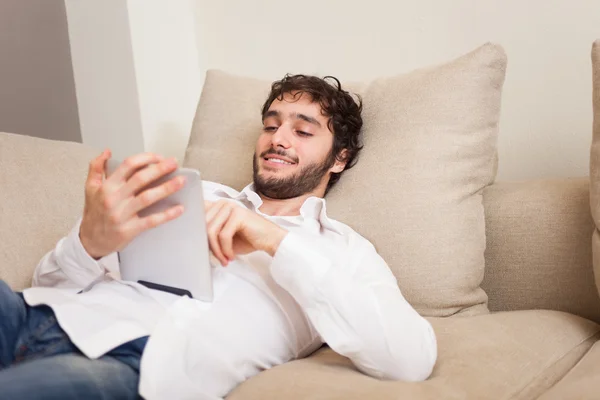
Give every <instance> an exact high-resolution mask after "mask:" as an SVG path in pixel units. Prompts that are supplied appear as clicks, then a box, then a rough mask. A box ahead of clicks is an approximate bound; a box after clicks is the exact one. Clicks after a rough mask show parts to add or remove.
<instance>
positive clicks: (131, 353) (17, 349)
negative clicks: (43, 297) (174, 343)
mask: <svg viewBox="0 0 600 400" xmlns="http://www.w3.org/2000/svg"><path fill="white" fill-rule="evenodd" d="M147 339H148V338H147V337H142V338H139V339H136V340H134V341H131V342H129V343H125V344H123V345H121V346H119V347H117V348H116V349H114V350H112V351H110V352H109V353H107V354H106V355H104V356H102V357H100V358H99V359H97V360H91V359H89V358H87V357H86V356H85V355H83V354H82V353H81V351H79V349H77V347H75V345H74V344H73V343H72V342H71V340H70V339H69V337H68V336H67V334H66V333H65V332H64V331H63V330H62V329H61V328H60V326H59V325H58V323H57V321H56V317H55V316H54V312H53V311H52V309H51V308H50V307H47V306H37V307H30V306H29V305H27V303H25V301H24V300H23V296H22V295H21V294H20V293H15V292H13V291H12V290H11V289H10V288H9V287H8V285H7V284H6V283H5V282H4V281H2V280H0V400H15V399H19V400H34V399H48V400H52V399H61V400H70V399H78V400H80V399H86V400H88V399H89V400H93V399H94V400H95V399H98V400H100V399H101V400H106V399H139V398H140V397H139V395H138V382H139V369H140V358H141V355H142V352H143V350H144V346H145V345H146V341H147Z"/></svg>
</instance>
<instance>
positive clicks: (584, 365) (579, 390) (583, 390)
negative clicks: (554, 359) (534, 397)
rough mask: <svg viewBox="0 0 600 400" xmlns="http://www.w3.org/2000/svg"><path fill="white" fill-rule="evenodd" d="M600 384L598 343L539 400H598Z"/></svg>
mask: <svg viewBox="0 0 600 400" xmlns="http://www.w3.org/2000/svg"><path fill="white" fill-rule="evenodd" d="M598 382H600V342H596V344H594V346H593V347H592V348H591V349H590V351H588V352H587V353H586V354H585V356H583V358H582V359H581V361H579V363H578V364H577V365H576V366H575V367H574V368H573V369H572V370H571V371H569V373H568V374H567V375H566V376H565V377H564V378H563V379H561V380H560V382H558V383H557V384H556V385H554V386H553V387H552V388H551V389H550V390H548V391H547V392H546V393H544V394H543V395H542V396H541V397H540V398H539V400H564V399H577V400H597V399H598V395H599V393H598Z"/></svg>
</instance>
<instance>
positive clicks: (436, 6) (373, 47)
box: [196, 0, 600, 179]
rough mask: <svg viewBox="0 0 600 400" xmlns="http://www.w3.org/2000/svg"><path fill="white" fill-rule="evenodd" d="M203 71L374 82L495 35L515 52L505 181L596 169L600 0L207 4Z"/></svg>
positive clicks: (506, 109)
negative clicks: (592, 152)
mask: <svg viewBox="0 0 600 400" xmlns="http://www.w3.org/2000/svg"><path fill="white" fill-rule="evenodd" d="M196 5H197V9H196V22H197V24H196V27H197V39H198V53H199V57H200V62H201V69H202V71H204V70H206V68H221V69H225V70H227V71H230V72H234V73H239V74H245V75H251V76H256V77H264V78H267V79H274V78H277V77H280V76H281V75H282V74H284V73H285V72H304V73H316V74H332V75H336V76H338V77H340V78H341V79H343V80H360V79H369V78H372V77H375V76H378V75H391V74H397V73H400V72H404V71H409V70H411V69H413V68H417V67H420V66H426V65H429V64H432V63H438V62H442V61H444V60H448V59H450V58H453V57H456V56H458V55H460V54H462V53H464V52H467V51H469V50H471V49H473V48H474V47H476V46H478V45H480V44H481V43H483V42H486V41H495V42H498V43H500V44H502V45H503V46H504V47H505V49H506V51H507V53H508V60H509V62H508V75H507V80H506V85H505V92H504V94H505V96H504V101H503V109H502V120H501V136H500V139H499V153H500V154H499V155H500V166H499V179H526V178H538V177H549V176H571V175H587V174H588V160H589V156H588V152H589V145H590V141H591V121H592V110H591V67H590V49H591V44H592V41H593V40H594V39H595V38H598V37H600V1H598V0H575V1H564V0H529V1H522V0H505V1H500V0H497V1H491V0H454V1H441V0H419V1H417V0H412V1H406V0H405V1H390V0H371V1H368V2H364V1H342V0H328V1H322V0H304V1H302V2H301V3H299V2H296V1H289V0H262V1H244V0H231V1H214V0H197V2H196Z"/></svg>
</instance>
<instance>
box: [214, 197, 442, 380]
mask: <svg viewBox="0 0 600 400" xmlns="http://www.w3.org/2000/svg"><path fill="white" fill-rule="evenodd" d="M206 223H207V232H208V241H209V246H210V249H211V251H212V252H213V253H214V255H215V256H216V257H217V258H218V259H219V261H220V262H221V264H222V265H224V266H226V265H227V264H228V263H229V261H231V260H233V259H234V258H235V256H236V255H237V254H245V253H249V252H251V251H256V250H262V251H265V252H267V253H268V254H270V255H271V256H273V262H272V264H271V274H272V275H273V278H274V279H275V281H276V282H277V283H278V284H279V285H281V286H282V287H283V288H284V289H286V290H287V291H288V292H289V293H290V294H291V295H292V296H293V297H294V298H295V300H296V301H297V302H298V304H299V305H300V306H301V307H302V308H303V309H304V311H305V313H306V314H307V315H308V318H309V319H310V321H311V322H312V324H313V325H314V327H315V328H316V330H317V331H318V332H319V334H320V335H321V338H322V339H323V340H324V341H325V342H326V343H327V344H329V346H331V348H332V349H333V350H335V351H336V352H338V353H339V354H342V355H344V356H346V357H348V358H350V359H351V360H352V362H354V364H355V365H356V366H357V368H359V369H360V370H361V371H363V372H365V373H367V374H369V375H372V376H375V377H378V378H382V379H397V380H405V381H421V380H424V379H427V377H428V376H429V375H430V374H431V371H432V370H433V366H434V364H435V361H436V358H437V343H436V339H435V333H434V331H433V329H432V327H431V325H430V324H429V322H428V321H427V320H425V319H424V318H423V317H421V316H420V315H419V314H418V313H417V312H416V311H415V310H414V309H413V308H412V307H411V306H410V304H408V302H407V301H406V300H405V299H404V297H403V296H402V294H401V293H400V289H399V288H398V284H397V282H396V278H395V277H394V275H393V274H392V272H391V271H390V269H389V268H388V266H387V264H386V263H385V261H384V260H383V259H382V258H381V256H379V254H377V251H376V250H375V248H374V247H373V245H371V243H369V242H368V241H367V240H366V239H363V238H361V237H359V236H357V237H356V238H353V239H354V240H351V242H356V243H350V244H348V245H344V248H339V249H331V248H324V247H323V246H329V245H330V244H328V243H324V242H323V240H322V239H321V238H320V237H318V236H315V237H314V238H312V239H309V238H305V237H301V236H299V235H298V234H296V233H293V232H288V231H287V230H285V229H283V228H282V227H280V226H278V225H276V224H275V223H273V222H271V221H269V220H267V219H266V218H263V217H262V216H260V215H258V214H256V213H254V212H252V211H249V210H247V209H245V208H243V207H239V206H237V205H233V204H231V203H229V202H227V201H217V202H215V203H213V202H208V201H207V202H206ZM319 248H320V249H322V250H321V251H319V250H318V249H319ZM336 250H337V251H336ZM332 253H336V255H335V256H334V257H331V254H332ZM327 255H328V256H327Z"/></svg>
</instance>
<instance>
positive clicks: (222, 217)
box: [206, 207, 231, 265]
mask: <svg viewBox="0 0 600 400" xmlns="http://www.w3.org/2000/svg"><path fill="white" fill-rule="evenodd" d="M230 214H231V208H230V207H225V208H221V210H220V212H219V213H218V214H216V215H215V216H214V217H213V218H212V219H211V221H210V223H207V225H206V231H207V235H208V243H209V245H210V249H211V250H212V252H213V254H214V255H215V257H217V259H218V260H219V261H220V262H221V264H222V265H227V263H228V262H229V260H228V259H227V257H226V256H225V255H224V254H223V250H222V249H221V245H220V240H219V235H220V234H221V229H222V228H223V225H225V223H226V222H227V219H228V218H229V216H230Z"/></svg>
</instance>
